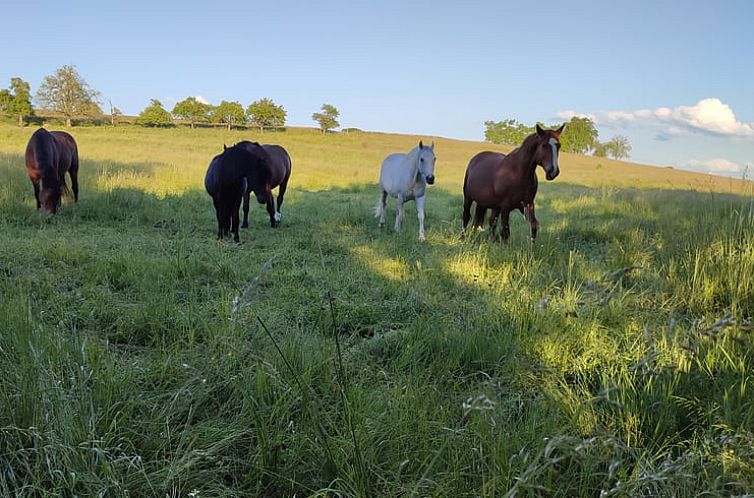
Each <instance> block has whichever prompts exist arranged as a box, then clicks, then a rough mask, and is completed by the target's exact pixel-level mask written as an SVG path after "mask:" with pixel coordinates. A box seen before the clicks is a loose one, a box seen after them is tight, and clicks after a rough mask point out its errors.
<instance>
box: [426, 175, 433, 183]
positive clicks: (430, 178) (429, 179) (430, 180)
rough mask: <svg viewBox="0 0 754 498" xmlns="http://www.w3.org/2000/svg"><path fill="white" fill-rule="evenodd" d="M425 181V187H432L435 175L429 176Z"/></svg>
mask: <svg viewBox="0 0 754 498" xmlns="http://www.w3.org/2000/svg"><path fill="white" fill-rule="evenodd" d="M425 180H426V181H427V185H432V184H434V183H435V175H429V176H428V177H426V178H425Z"/></svg>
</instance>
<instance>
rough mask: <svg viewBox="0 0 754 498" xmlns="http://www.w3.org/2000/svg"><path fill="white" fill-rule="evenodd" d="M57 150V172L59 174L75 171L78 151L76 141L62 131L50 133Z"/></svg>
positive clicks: (77, 162) (77, 164)
mask: <svg viewBox="0 0 754 498" xmlns="http://www.w3.org/2000/svg"><path fill="white" fill-rule="evenodd" d="M50 135H52V138H53V139H54V140H55V146H56V147H57V149H58V171H59V172H60V174H62V173H64V172H66V171H68V170H76V169H78V166H79V150H78V146H77V145H76V140H74V139H73V137H72V136H71V135H70V134H69V133H66V132H64V131H51V132H50Z"/></svg>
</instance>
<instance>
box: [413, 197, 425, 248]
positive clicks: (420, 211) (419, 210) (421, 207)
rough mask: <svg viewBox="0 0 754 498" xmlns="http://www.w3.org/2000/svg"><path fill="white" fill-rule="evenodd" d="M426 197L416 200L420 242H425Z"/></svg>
mask: <svg viewBox="0 0 754 498" xmlns="http://www.w3.org/2000/svg"><path fill="white" fill-rule="evenodd" d="M426 198H427V196H426V195H423V196H421V197H417V198H416V214H417V216H418V217H419V240H422V241H423V240H424V200H425V199H426Z"/></svg>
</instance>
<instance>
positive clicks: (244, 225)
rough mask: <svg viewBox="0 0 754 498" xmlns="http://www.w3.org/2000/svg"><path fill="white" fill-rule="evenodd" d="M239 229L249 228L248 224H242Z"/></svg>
mask: <svg viewBox="0 0 754 498" xmlns="http://www.w3.org/2000/svg"><path fill="white" fill-rule="evenodd" d="M241 228H249V224H248V223H244V224H243V225H241Z"/></svg>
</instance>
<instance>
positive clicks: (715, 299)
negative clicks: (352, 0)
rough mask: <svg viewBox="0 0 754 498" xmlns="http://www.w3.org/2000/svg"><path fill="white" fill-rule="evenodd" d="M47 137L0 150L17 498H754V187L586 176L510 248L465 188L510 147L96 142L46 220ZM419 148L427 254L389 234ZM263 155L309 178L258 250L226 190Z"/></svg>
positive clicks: (256, 217) (7, 441) (554, 199)
mask: <svg viewBox="0 0 754 498" xmlns="http://www.w3.org/2000/svg"><path fill="white" fill-rule="evenodd" d="M33 131H34V129H33V128H18V127H15V126H11V125H9V124H0V495H2V496H18V497H26V496H35V497H36V496H71V497H72V496H109V497H110V496H115V497H125V496H130V497H135V496H159V497H165V496H169V497H221V496H228V497H230V496H321V497H324V496H359V497H374V496H447V497H463V496H488V497H498V496H509V497H513V496H701V495H704V496H744V495H749V496H751V494H752V493H754V403H753V401H752V400H754V384H753V383H754V338H753V337H752V318H753V317H754V201H753V200H752V199H753V196H752V193H753V188H752V183H750V182H745V181H740V180H732V179H727V178H718V177H711V176H703V175H697V174H693V173H688V172H682V171H677V170H673V169H670V168H654V167H647V166H640V165H635V164H631V163H627V162H618V161H611V160H608V159H599V158H593V157H585V156H577V155H570V154H561V158H560V166H561V170H562V171H561V175H560V176H559V177H558V178H557V179H556V180H555V181H554V182H545V181H544V179H543V175H542V174H541V171H540V187H539V194H538V197H537V216H538V218H539V220H540V232H539V237H538V239H537V241H536V243H535V244H534V245H533V246H531V245H530V244H529V241H528V234H529V229H528V224H527V223H526V222H525V220H524V219H523V218H522V217H520V216H512V218H511V241H510V244H509V245H508V246H501V244H500V243H499V242H490V241H489V240H488V237H487V234H486V233H485V232H480V233H475V234H471V235H469V236H467V237H465V238H462V237H461V230H460V228H461V209H462V196H461V185H462V180H463V172H464V169H465V166H466V164H467V162H468V160H469V158H470V157H471V156H472V155H473V154H475V153H476V152H478V151H480V150H484V149H491V150H501V151H506V150H508V149H509V148H507V147H498V146H492V145H489V144H484V143H478V142H463V141H455V140H448V139H442V138H434V139H433V138H432V137H412V136H401V135H390V134H381V133H365V132H353V133H337V134H327V135H322V134H320V133H318V132H317V131H315V130H308V129H289V130H287V131H285V132H275V133H266V134H264V135H259V134H258V133H257V132H255V131H252V130H244V131H230V132H228V131H226V130H217V129H195V130H191V129H187V128H172V129H143V128H137V127H132V126H121V127H115V128H110V127H81V128H73V129H72V130H70V131H71V133H72V134H73V135H74V137H75V138H76V140H77V141H78V145H79V151H80V156H81V159H82V163H81V170H80V181H81V194H80V200H79V202H78V203H77V204H74V203H73V202H72V201H70V200H68V201H64V204H63V206H62V208H61V210H60V211H59V213H58V214H57V215H55V216H45V215H43V214H41V213H39V212H37V211H36V210H35V205H34V199H33V192H32V188H31V184H30V183H29V181H28V178H27V177H26V171H25V168H24V164H23V151H24V148H25V145H26V142H27V140H28V138H29V137H30V135H31V133H32V132H33ZM420 138H421V139H423V140H424V141H425V143H426V142H429V141H432V140H434V142H435V151H436V154H437V158H438V160H437V166H436V170H435V174H436V178H437V182H436V184H435V185H434V186H432V187H430V188H429V193H428V196H427V205H426V206H427V207H426V212H427V215H426V227H427V240H426V242H423V243H420V242H419V241H418V240H417V229H418V223H417V221H416V215H415V213H416V211H415V208H414V205H413V204H412V203H411V204H408V205H407V211H406V218H405V220H404V225H403V229H402V230H401V231H400V232H398V233H396V232H394V231H393V230H392V229H391V228H385V229H382V230H380V229H379V228H378V227H377V220H376V219H375V218H374V216H373V209H374V207H375V205H376V203H377V197H378V188H377V186H376V181H377V177H378V174H379V164H380V161H381V159H382V158H383V157H384V156H385V155H386V154H388V153H390V152H395V151H408V150H409V149H410V148H411V147H413V146H415V145H416V143H417V142H418V140H419V139H420ZM242 139H251V140H259V141H263V142H271V143H279V144H281V145H283V146H284V147H286V149H287V150H288V151H289V153H290V155H291V157H292V159H293V173H292V177H291V181H290V185H289V190H288V193H287V194H286V201H285V204H284V206H283V209H282V226H281V227H280V228H278V229H271V228H270V227H269V220H268V218H267V214H266V212H265V211H264V208H263V206H259V205H257V204H254V205H253V206H252V210H251V213H250V228H249V229H248V230H242V232H241V240H242V243H241V244H238V245H237V244H233V243H230V242H228V241H227V240H226V241H218V240H216V238H215V237H216V224H215V223H216V222H215V214H214V211H213V208H212V202H211V199H210V198H209V196H208V195H207V194H206V192H204V188H203V179H204V173H205V171H206V168H207V165H208V163H209V161H210V159H211V158H212V156H213V155H215V154H218V153H219V152H220V151H221V150H222V145H223V143H225V144H231V143H234V142H237V141H239V140H242ZM394 213H395V204H394V202H392V200H391V201H389V202H388V219H387V227H392V222H393V219H394V218H393V217H394Z"/></svg>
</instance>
